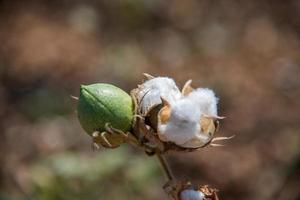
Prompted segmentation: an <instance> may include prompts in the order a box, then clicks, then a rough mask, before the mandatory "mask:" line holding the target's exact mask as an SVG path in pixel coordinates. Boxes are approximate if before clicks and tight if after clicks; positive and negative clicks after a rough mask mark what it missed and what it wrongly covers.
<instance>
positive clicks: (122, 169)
mask: <svg viewBox="0 0 300 200" xmlns="http://www.w3.org/2000/svg"><path fill="white" fill-rule="evenodd" d="M143 72H147V73H150V74H152V75H155V76H158V75H160V76H170V77H173V78H174V79H175V80H176V81H177V83H178V85H179V86H180V87H181V86H182V85H183V84H184V82H185V81H186V80H188V79H193V85H194V86H195V87H209V88H212V89H213V90H215V92H216V94H217V96H218V97H219V98H220V104H219V107H220V111H219V112H220V115H225V116H226V117H227V118H226V119H225V120H223V121H222V122H221V129H220V131H219V133H218V135H219V136H230V135H233V134H235V135H236V137H235V138H234V139H232V140H230V141H228V142H227V143H226V146H225V147H221V148H205V149H203V150H201V151H199V152H195V153H189V154H180V155H174V154H171V155H169V156H168V160H169V161H170V164H171V166H172V168H173V170H174V172H175V174H176V176H177V177H178V178H179V179H184V180H187V179H189V180H191V181H193V182H194V183H199V184H209V185H211V186H213V187H216V188H218V189H219V190H220V192H219V195H220V199H221V200H223V199H224V200H229V199H245V200H248V199H249V200H253V199H256V200H269V199H270V200H271V199H272V200H274V199H278V200H279V199H280V200H294V199H298V200H299V199H300V2H299V1H297V0H287V1H271V0H269V1H258V0H254V1H235V0H227V1H214V0H213V1H204V0H202V1H196V0H191V1H181V0H175V1H158V0H103V1H100V0H92V1H89V0H87V1H86V0H28V1H21V0H20V1H17V0H1V1H0V128H1V129H0V130H1V132H0V199H1V200H2V199H5V200H12V199H13V200H15V199H16V200H25V199H41V200H52V199H62V200H71V199H72V200H76V199H78V200H79V199H89V200H92V199H110V200H114V199H125V200H127V199H128V200H135V199H144V200H154V199H167V196H166V195H165V194H164V193H163V190H162V185H163V184H164V183H165V177H164V175H163V173H162V171H161V169H160V166H159V164H158V162H157V160H156V158H155V157H147V156H146V155H145V154H144V153H143V152H141V151H137V150H134V149H132V148H131V147H128V145H123V146H122V148H119V149H116V150H107V149H100V150H98V151H94V152H93V151H92V150H91V138H89V137H88V136H87V135H86V134H85V133H84V131H83V130H82V129H81V127H80V125H79V123H78V120H77V118H76V114H75V110H76V102H74V101H72V100H71V99H70V98H69V95H70V94H72V95H75V96H77V95H78V93H79V86H80V84H90V83H95V82H107V83H112V84H114V85H117V86H119V87H121V88H122V89H124V90H126V91H128V92H129V91H130V90H131V89H133V88H135V87H136V86H137V84H138V83H141V81H142V80H143V77H142V73H143Z"/></svg>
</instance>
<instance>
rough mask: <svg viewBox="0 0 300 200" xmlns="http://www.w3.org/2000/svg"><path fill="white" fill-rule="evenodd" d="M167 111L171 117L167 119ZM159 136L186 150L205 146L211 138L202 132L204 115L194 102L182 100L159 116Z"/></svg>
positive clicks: (163, 110) (168, 107) (186, 99)
mask: <svg viewBox="0 0 300 200" xmlns="http://www.w3.org/2000/svg"><path fill="white" fill-rule="evenodd" d="M165 109H169V115H170V116H169V117H168V120H167V121H164V120H162V118H165V117H164V116H163V115H164V112H165ZM158 115H159V116H158V118H159V120H158V136H159V138H160V139H161V140H162V141H165V142H173V143H175V144H177V145H179V146H182V147H186V148H196V147H200V146H203V145H204V144H206V143H207V142H208V141H209V140H210V136H209V135H206V134H203V133H202V132H201V125H200V123H199V120H200V117H201V115H202V113H201V112H200V110H199V109H197V106H196V105H195V103H194V102H193V101H191V100H190V99H188V98H181V99H178V100H177V101H175V102H173V103H171V104H170V105H169V106H167V107H164V108H163V109H162V110H161V111H160V112H159V114H158Z"/></svg>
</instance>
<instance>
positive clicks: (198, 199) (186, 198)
mask: <svg viewBox="0 0 300 200" xmlns="http://www.w3.org/2000/svg"><path fill="white" fill-rule="evenodd" d="M204 197H205V196H204V194H203V193H202V192H200V191H196V190H193V189H186V190H183V191H182V192H181V193H180V200H204Z"/></svg>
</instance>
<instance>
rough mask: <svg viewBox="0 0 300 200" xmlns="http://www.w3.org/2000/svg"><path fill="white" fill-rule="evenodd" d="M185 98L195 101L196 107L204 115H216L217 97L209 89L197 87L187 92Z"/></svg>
mask: <svg viewBox="0 0 300 200" xmlns="http://www.w3.org/2000/svg"><path fill="white" fill-rule="evenodd" d="M187 98H189V99H190V100H191V101H193V102H195V105H197V107H198V109H200V111H201V112H202V113H204V114H205V115H208V116H217V103H218V98H217V97H216V96H215V93H214V92H213V91H212V90H211V89H208V88H197V89H195V90H194V91H192V92H191V93H190V94H188V96H187Z"/></svg>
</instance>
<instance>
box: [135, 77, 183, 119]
mask: <svg viewBox="0 0 300 200" xmlns="http://www.w3.org/2000/svg"><path fill="white" fill-rule="evenodd" d="M137 97H138V100H139V101H140V108H141V112H142V114H146V113H147V112H148V111H149V109H151V108H152V107H154V106H156V105H159V104H161V103H162V100H161V98H164V99H166V100H167V101H169V102H174V101H176V100H177V99H179V98H180V97H181V93H180V91H179V89H178V87H177V86H176V84H175V82H174V80H173V79H171V78H168V77H156V78H154V77H153V78H152V79H150V80H147V81H146V82H144V83H143V84H142V85H140V86H139V92H138V96H137Z"/></svg>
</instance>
